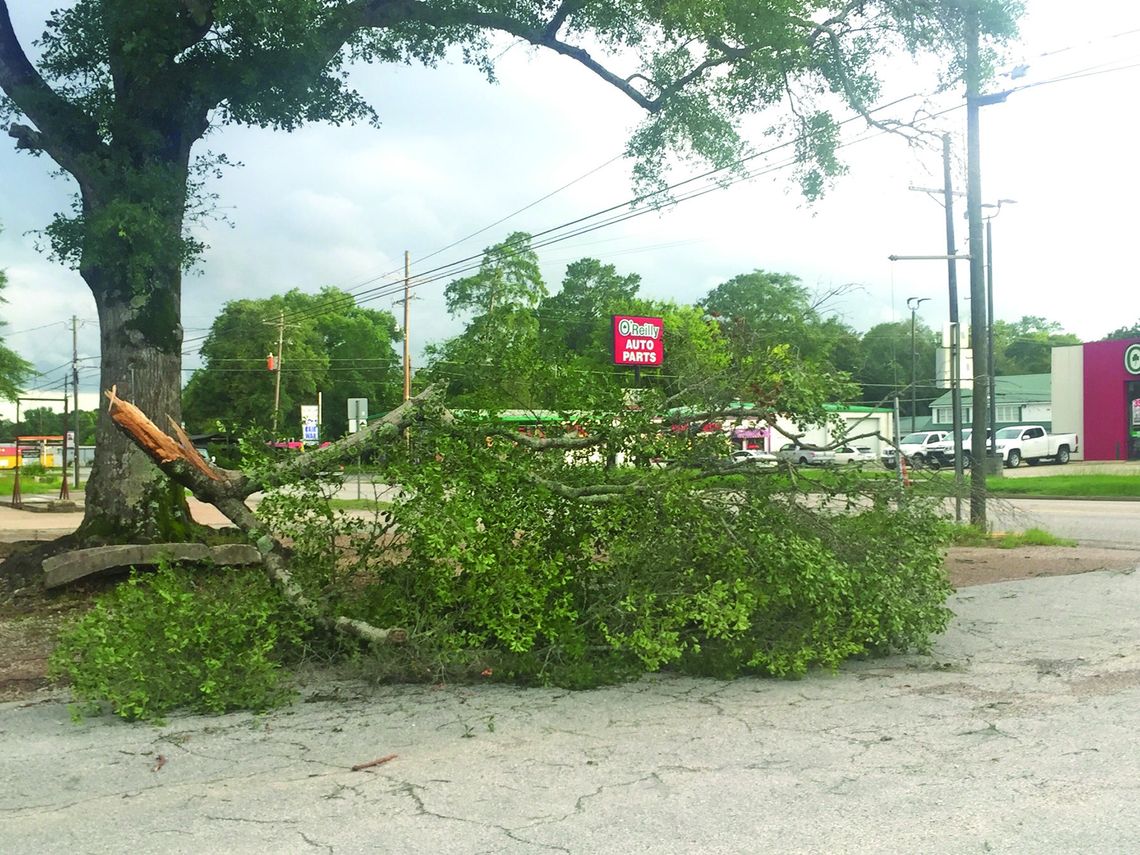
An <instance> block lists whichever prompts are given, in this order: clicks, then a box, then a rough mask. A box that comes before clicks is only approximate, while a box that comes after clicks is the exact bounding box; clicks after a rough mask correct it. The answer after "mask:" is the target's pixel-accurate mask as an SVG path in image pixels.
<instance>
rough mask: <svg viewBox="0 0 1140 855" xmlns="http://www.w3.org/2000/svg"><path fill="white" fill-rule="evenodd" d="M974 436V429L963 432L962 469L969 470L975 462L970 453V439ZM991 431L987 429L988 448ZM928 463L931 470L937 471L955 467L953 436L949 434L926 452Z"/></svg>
mask: <svg viewBox="0 0 1140 855" xmlns="http://www.w3.org/2000/svg"><path fill="white" fill-rule="evenodd" d="M973 435H974V429H973V428H966V429H965V430H964V431H962V468H963V469H969V468H970V464H971V463H972V462H973V455H972V454H971V452H970V437H972V436H973ZM990 436H991V434H990V431H989V429H988V428H987V429H986V446H987V447H989V444H990ZM926 462H927V465H928V466H930V468H931V469H937V468H938V467H940V466H953V465H954V437H953V435H952V434H947V435H946V438H945V439H943V440H941V441H939V442H936V443H934V444H933V445H931V446H929V447H928V448H927V451H926Z"/></svg>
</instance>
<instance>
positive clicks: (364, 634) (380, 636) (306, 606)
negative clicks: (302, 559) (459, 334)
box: [106, 387, 436, 643]
mask: <svg viewBox="0 0 1140 855" xmlns="http://www.w3.org/2000/svg"><path fill="white" fill-rule="evenodd" d="M435 394H436V393H435V392H434V391H433V390H432V389H428V390H427V391H425V392H424V393H422V394H421V395H420V396H417V398H413V399H411V400H409V401H407V402H405V403H404V404H403V405H402V406H401V407H398V408H397V409H396V410H393V411H392V412H391V413H389V414H388V415H387V416H385V418H384V419H380V420H379V421H378V422H377V423H376V424H375V425H374V426H370V429H369V430H368V431H362V432H361V433H360V434H354V435H353V436H352V437H349V438H348V439H346V440H342V441H341V442H339V443H336V444H335V445H333V446H329V447H328V448H326V449H324V451H325V452H333V453H326V454H323V455H321V459H320V461H319V462H313V461H309V460H304V458H307V457H310V456H312V457H316V456H317V453H314V454H312V455H299V457H300V458H301V460H299V461H290V463H289V464H288V465H283V466H279V467H277V468H276V469H275V470H273V474H274V475H275V476H281V477H283V476H284V474H285V473H286V472H288V473H290V480H292V479H293V478H297V477H303V476H304V475H305V474H313V473H316V472H320V471H323V468H324V467H327V466H329V465H332V463H333V461H338V460H340V459H342V457H352V456H355V453H356V451H357V450H358V449H360V448H362V447H364V446H365V445H367V443H368V439H369V438H372V439H375V438H376V437H380V438H382V439H389V438H393V439H394V438H396V437H399V435H400V433H401V431H402V430H403V427H405V426H407V425H410V424H411V423H412V421H414V414H415V413H417V412H418V408H419V407H420V406H421V405H422V404H423V403H424V402H425V401H427V400H429V399H430V398H431V397H433V396H435ZM106 396H107V399H108V401H109V405H108V406H109V412H110V415H111V420H112V421H113V422H114V423H115V425H116V426H117V427H118V428H119V429H120V430H121V431H123V432H124V433H125V434H126V435H127V436H128V437H130V438H131V440H133V441H134V443H135V444H136V445H137V446H138V447H139V448H141V449H142V450H143V451H145V452H146V453H147V455H148V456H149V457H150V459H151V460H152V461H154V463H155V465H157V466H158V468H159V469H161V470H162V471H163V472H164V473H165V474H166V475H167V476H169V477H170V478H171V479H173V480H174V481H175V482H177V483H178V484H181V485H182V486H183V487H186V488H187V489H188V490H190V491H191V492H192V493H193V494H194V497H195V498H197V499H199V500H200V501H203V502H207V503H209V504H211V505H213V506H214V507H216V508H217V509H218V510H219V511H221V512H222V513H223V514H225V516H226V517H227V518H228V519H229V520H230V521H231V522H232V523H233V524H234V525H236V526H237V527H238V528H239V529H241V531H242V532H243V533H244V534H245V536H246V538H248V539H249V541H250V542H251V543H252V544H253V545H254V546H255V547H256V548H257V551H258V552H259V553H260V554H261V558H262V566H263V567H264V568H265V572H266V574H267V575H268V576H269V578H270V580H271V581H272V582H273V583H274V584H275V585H276V586H277V587H278V589H279V590H280V591H281V593H282V594H283V595H284V596H285V598H286V599H287V600H289V602H290V603H292V604H293V605H294V606H296V607H297V608H298V609H299V610H300V611H301V612H302V614H304V615H305V616H306V617H307V618H309V619H310V620H312V621H313V622H314V623H316V624H317V625H319V626H323V627H325V628H326V629H330V630H333V631H335V632H341V633H345V634H348V635H352V636H355V637H357V638H360V639H362V640H364V641H367V642H370V643H376V642H385V643H399V642H403V641H406V640H407V637H408V634H407V632H406V631H405V630H403V629H397V628H391V629H383V628H380V627H374V626H372V625H371V624H368V623H365V622H364V621H360V620H350V619H348V618H343V617H338V616H335V615H330V614H328V613H327V612H325V611H324V610H322V609H321V608H319V607H318V606H317V604H316V603H314V602H313V601H312V600H310V599H309V598H308V597H307V596H305V593H304V592H303V591H302V590H301V588H300V586H299V585H298V584H297V582H296V580H295V579H294V578H293V574H292V572H291V571H290V570H289V553H288V551H287V550H286V548H285V546H284V544H282V543H281V541H280V540H278V539H277V538H276V537H275V536H274V535H273V533H272V532H270V531H269V530H268V529H267V528H266V527H265V526H264V525H263V524H262V522H261V521H260V520H259V519H258V518H257V517H256V515H255V514H254V513H253V511H252V510H250V508H249V506H248V505H247V504H246V503H245V499H246V498H247V497H248V496H249V495H250V494H251V493H254V492H257V491H258V490H260V489H263V488H264V487H265V486H268V485H269V484H270V483H271V482H272V479H255V478H249V477H247V476H245V475H243V474H242V473H240V472H233V471H231V470H225V469H221V470H216V469H214V468H213V467H211V466H210V465H209V464H208V463H206V461H204V460H203V459H202V457H201V455H199V454H198V453H197V451H195V450H194V447H193V446H192V445H190V443H189V439H188V438H185V434H184V433H182V432H181V430H180V429H179V428H178V427H177V426H175V432H176V433H178V434H181V436H180V439H182V442H181V443H179V442H176V441H175V440H174V439H172V438H171V437H169V436H167V435H166V434H165V433H163V432H162V431H161V430H160V429H159V428H158V426H157V425H155V424H154V422H152V421H151V420H150V419H149V418H148V417H147V416H146V414H145V413H143V412H142V410H140V409H139V408H138V407H136V406H134V405H133V404H131V403H130V402H128V401H124V400H123V399H122V398H120V397H119V396H118V394H117V393H116V390H115V388H114V387H112V388H111V389H110V390H109V391H108V392H106ZM171 422H172V424H173V420H171ZM361 434H364V436H363V437H362V436H361ZM345 448H347V449H348V451H345ZM334 450H335V451H334Z"/></svg>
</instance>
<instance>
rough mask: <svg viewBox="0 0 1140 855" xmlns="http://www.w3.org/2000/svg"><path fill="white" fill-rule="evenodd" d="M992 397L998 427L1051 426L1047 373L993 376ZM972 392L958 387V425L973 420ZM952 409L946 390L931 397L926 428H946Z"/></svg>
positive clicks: (1051, 394) (952, 420)
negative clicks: (939, 395) (928, 421)
mask: <svg viewBox="0 0 1140 855" xmlns="http://www.w3.org/2000/svg"><path fill="white" fill-rule="evenodd" d="M994 399H995V405H996V413H995V415H996V416H997V418H996V422H997V426H998V429H999V430H1000V429H1001V428H1003V427H1007V426H1009V425H1026V424H1028V425H1040V426H1041V427H1043V428H1045V429H1046V430H1052V429H1053V390H1052V380H1051V375H1049V374H1010V375H1008V376H1006V377H995V378H994ZM973 404H974V393H973V390H972V389H963V390H962V426H963V427H970V426H971V425H972V423H973V419H974V406H973ZM953 423H954V409H953V407H952V406H951V404H950V393H949V392H946V394H944V395H942V396H941V397H940V398H935V399H934V401H933V402H931V404H930V423H929V425H928V427H929V428H931V429H933V430H950V429H951V427H953Z"/></svg>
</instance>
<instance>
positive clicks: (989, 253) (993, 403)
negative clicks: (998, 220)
mask: <svg viewBox="0 0 1140 855" xmlns="http://www.w3.org/2000/svg"><path fill="white" fill-rule="evenodd" d="M1016 204H1017V200H1016V199H998V200H997V202H996V203H995V204H992V205H982V207H983V208H993V209H994V212H993V213H992V214H990V215H989V216H988V217H986V320H987V323H986V356H987V357H988V358H987V359H986V363H987V365H988V366H989V369H990V454H997V392H996V391H995V389H996V387H997V372H996V371H995V370H994V233H993V227H992V226H991V222H992V220H993V218H994V217H996V216H997V215H998V214H1000V213H1001V206H1002V205H1016Z"/></svg>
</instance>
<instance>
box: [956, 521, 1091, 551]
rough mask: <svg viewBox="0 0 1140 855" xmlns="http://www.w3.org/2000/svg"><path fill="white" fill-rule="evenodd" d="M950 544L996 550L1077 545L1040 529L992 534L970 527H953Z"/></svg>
mask: <svg viewBox="0 0 1140 855" xmlns="http://www.w3.org/2000/svg"><path fill="white" fill-rule="evenodd" d="M950 543H951V545H953V546H992V547H994V548H996V549H1017V548H1018V547H1019V546H1076V545H1077V542H1076V541H1075V540H1070V539H1069V538H1067V537H1057V536H1056V535H1055V534H1051V533H1049V532H1047V531H1045V530H1044V529H1040V528H1029V529H1026V530H1025V531H1006V532H997V533H994V534H991V533H989V532H985V531H979V530H978V529H976V528H974V527H973V526H968V525H951V526H950Z"/></svg>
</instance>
